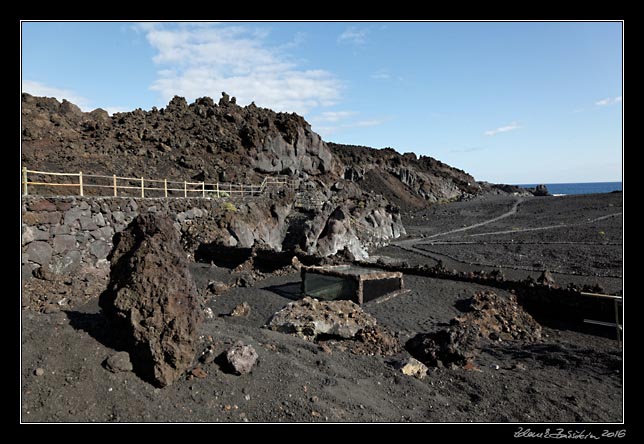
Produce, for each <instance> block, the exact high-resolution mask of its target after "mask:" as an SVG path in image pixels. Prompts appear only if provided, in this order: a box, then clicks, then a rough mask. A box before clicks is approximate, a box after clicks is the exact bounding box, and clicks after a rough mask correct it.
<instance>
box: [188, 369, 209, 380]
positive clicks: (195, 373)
mask: <svg viewBox="0 0 644 444" xmlns="http://www.w3.org/2000/svg"><path fill="white" fill-rule="evenodd" d="M190 374H191V375H192V376H194V377H195V378H199V379H204V378H205V377H206V376H208V373H206V372H205V371H204V370H203V369H202V368H201V367H195V368H193V369H192V370H191V371H190Z"/></svg>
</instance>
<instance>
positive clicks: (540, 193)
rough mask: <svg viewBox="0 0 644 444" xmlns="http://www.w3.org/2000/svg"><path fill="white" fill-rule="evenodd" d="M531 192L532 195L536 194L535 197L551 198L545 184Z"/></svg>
mask: <svg viewBox="0 0 644 444" xmlns="http://www.w3.org/2000/svg"><path fill="white" fill-rule="evenodd" d="M530 191H532V194H534V195H535V196H550V193H549V192H548V187H547V186H545V185H543V184H541V185H537V186H536V187H535V188H534V190H532V189H531V190H530Z"/></svg>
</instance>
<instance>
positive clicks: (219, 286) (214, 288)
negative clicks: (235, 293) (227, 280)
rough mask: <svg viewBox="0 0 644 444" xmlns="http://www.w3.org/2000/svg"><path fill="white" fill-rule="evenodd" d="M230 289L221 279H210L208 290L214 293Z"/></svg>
mask: <svg viewBox="0 0 644 444" xmlns="http://www.w3.org/2000/svg"><path fill="white" fill-rule="evenodd" d="M227 289H228V285H226V284H224V283H223V282H220V281H210V282H208V290H210V292H211V293H213V294H217V295H219V294H222V293H223V292H224V291H226V290H227Z"/></svg>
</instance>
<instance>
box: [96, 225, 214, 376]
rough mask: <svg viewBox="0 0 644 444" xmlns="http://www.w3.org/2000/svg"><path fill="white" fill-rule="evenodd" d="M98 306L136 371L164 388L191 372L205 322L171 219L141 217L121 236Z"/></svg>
mask: <svg viewBox="0 0 644 444" xmlns="http://www.w3.org/2000/svg"><path fill="white" fill-rule="evenodd" d="M111 263H112V269H111V274H110V283H109V286H108V288H107V290H106V291H105V292H103V293H102V294H101V296H100V298H99V305H100V307H101V309H102V310H103V311H104V313H105V315H106V316H107V317H108V318H109V319H110V320H111V321H112V326H113V331H114V334H115V335H116V336H117V337H120V338H121V340H122V341H123V342H124V343H125V346H126V348H127V349H128V351H129V353H130V357H131V358H132V363H133V365H134V369H135V371H136V372H137V373H138V374H139V375H140V376H141V377H143V378H144V379H147V380H149V381H151V382H153V383H155V384H157V385H159V386H162V387H163V386H166V385H170V384H172V383H173V382H174V381H176V380H177V378H179V377H180V376H181V375H182V374H183V373H184V372H185V371H186V370H187V369H188V368H190V366H191V364H192V362H193V360H194V357H195V347H196V344H197V341H198V337H197V327H198V326H199V324H200V323H201V322H202V320H203V314H202V310H201V309H200V304H199V301H198V299H197V291H196V287H195V283H194V280H193V279H192V276H191V275H190V272H189V271H188V267H187V265H188V264H187V259H186V256H185V253H184V252H183V250H182V249H181V246H180V243H179V237H178V234H177V230H176V229H175V228H174V226H173V224H172V221H171V219H169V218H168V217H164V216H157V215H156V214H152V213H148V214H145V215H139V216H137V217H136V219H134V221H133V223H132V224H131V225H130V226H129V227H128V228H127V229H126V230H125V231H123V232H122V233H121V236H120V239H119V241H118V242H117V244H116V245H115V248H114V251H113V253H112V258H111Z"/></svg>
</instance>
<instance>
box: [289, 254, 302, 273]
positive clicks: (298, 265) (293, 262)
mask: <svg viewBox="0 0 644 444" xmlns="http://www.w3.org/2000/svg"><path fill="white" fill-rule="evenodd" d="M291 265H292V266H293V268H295V269H296V270H297V271H300V268H302V262H300V260H299V259H298V257H297V256H293V258H292V259H291Z"/></svg>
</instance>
